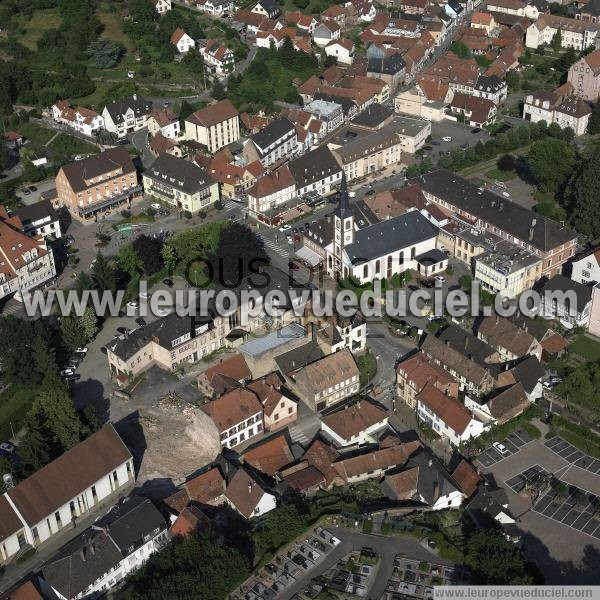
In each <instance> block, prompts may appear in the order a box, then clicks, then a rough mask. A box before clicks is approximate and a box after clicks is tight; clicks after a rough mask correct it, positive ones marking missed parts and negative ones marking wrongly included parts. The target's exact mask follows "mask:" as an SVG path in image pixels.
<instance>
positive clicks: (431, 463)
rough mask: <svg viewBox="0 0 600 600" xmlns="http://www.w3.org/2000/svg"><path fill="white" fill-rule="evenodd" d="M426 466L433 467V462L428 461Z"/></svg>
mask: <svg viewBox="0 0 600 600" xmlns="http://www.w3.org/2000/svg"><path fill="white" fill-rule="evenodd" d="M427 466H428V467H432V466H433V461H432V460H431V459H429V461H428V462H427Z"/></svg>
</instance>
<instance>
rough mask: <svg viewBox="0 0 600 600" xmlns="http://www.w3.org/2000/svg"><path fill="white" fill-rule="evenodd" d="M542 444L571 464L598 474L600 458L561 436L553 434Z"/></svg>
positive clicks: (599, 472)
mask: <svg viewBox="0 0 600 600" xmlns="http://www.w3.org/2000/svg"><path fill="white" fill-rule="evenodd" d="M544 445H545V446H546V448H550V450H552V452H554V453H556V454H558V455H559V456H560V457H561V458H564V459H565V460H566V461H567V462H568V463H570V464H572V465H573V466H575V467H579V468H580V469H584V470H585V471H589V472H590V473H595V474H596V475H600V460H598V459H597V458H593V457H591V456H588V455H587V454H584V453H583V452H582V451H581V450H578V449H577V448H575V446H573V445H572V444H569V442H566V441H565V440H563V439H562V438H561V437H559V436H555V437H553V438H552V439H549V440H548V441H547V442H546V443H545V444H544Z"/></svg>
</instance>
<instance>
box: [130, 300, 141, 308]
mask: <svg viewBox="0 0 600 600" xmlns="http://www.w3.org/2000/svg"><path fill="white" fill-rule="evenodd" d="M139 305H140V303H139V302H138V301H137V300H130V301H129V302H128V303H127V307H128V308H133V309H136V308H138V307H139Z"/></svg>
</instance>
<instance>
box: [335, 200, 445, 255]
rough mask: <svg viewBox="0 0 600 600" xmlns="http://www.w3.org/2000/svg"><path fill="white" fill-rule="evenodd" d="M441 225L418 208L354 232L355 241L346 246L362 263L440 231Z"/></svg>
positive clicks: (349, 252)
mask: <svg viewBox="0 0 600 600" xmlns="http://www.w3.org/2000/svg"><path fill="white" fill-rule="evenodd" d="M437 231H438V228H437V227H436V226H435V225H433V224H432V223H430V222H429V221H428V220H427V219H426V218H425V217H424V216H423V215H422V214H421V213H420V212H418V211H416V210H414V211H411V212H408V213H405V214H403V215H398V216H397V217H394V218H392V219H387V220H385V221H380V222H379V223H375V224H373V225H369V226H368V227H364V228H363V229H359V230H358V231H356V232H355V233H354V242H353V243H352V244H350V245H349V246H346V247H345V248H344V250H345V251H346V254H347V255H348V258H349V259H350V261H351V262H352V264H361V263H363V262H366V261H368V260H371V259H373V258H377V257H378V256H383V255H385V254H389V253H391V252H394V251H396V250H399V249H400V248H406V247H408V246H412V245H413V244H418V243H419V242H422V241H424V240H427V239H430V238H432V237H435V236H436V235H437Z"/></svg>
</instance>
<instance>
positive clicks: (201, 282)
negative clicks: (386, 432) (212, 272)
mask: <svg viewBox="0 0 600 600" xmlns="http://www.w3.org/2000/svg"><path fill="white" fill-rule="evenodd" d="M204 266H205V265H204V263H202V262H197V263H192V264H191V265H190V266H189V268H188V271H187V274H186V278H187V280H188V281H189V282H190V283H191V284H192V285H194V286H196V287H198V288H205V287H208V285H209V284H210V278H209V277H207V275H206V273H205V271H204Z"/></svg>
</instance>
